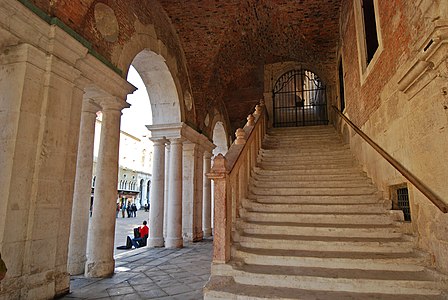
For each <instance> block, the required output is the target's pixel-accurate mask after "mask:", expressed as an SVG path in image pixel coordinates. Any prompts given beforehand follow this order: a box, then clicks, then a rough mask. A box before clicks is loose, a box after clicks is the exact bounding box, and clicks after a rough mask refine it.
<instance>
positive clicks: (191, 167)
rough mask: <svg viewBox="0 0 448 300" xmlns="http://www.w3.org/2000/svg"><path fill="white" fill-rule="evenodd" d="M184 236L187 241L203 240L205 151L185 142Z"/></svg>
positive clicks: (196, 145)
mask: <svg viewBox="0 0 448 300" xmlns="http://www.w3.org/2000/svg"><path fill="white" fill-rule="evenodd" d="M183 150H184V151H183V161H184V162H183V189H182V192H183V194H182V203H183V205H182V208H183V211H182V236H183V238H184V239H185V240H186V241H190V242H191V241H199V240H201V239H202V236H203V234H202V177H203V170H202V165H203V150H202V149H201V147H200V146H199V145H198V144H195V143H192V142H189V141H187V142H185V143H184V148H183Z"/></svg>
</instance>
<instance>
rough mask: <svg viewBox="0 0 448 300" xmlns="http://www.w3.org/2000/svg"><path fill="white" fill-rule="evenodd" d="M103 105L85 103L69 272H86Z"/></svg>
mask: <svg viewBox="0 0 448 300" xmlns="http://www.w3.org/2000/svg"><path fill="white" fill-rule="evenodd" d="M99 110H101V108H100V107H99V106H98V105H97V104H95V103H94V102H93V101H92V100H91V99H87V98H85V99H84V101H83V104H82V115H81V126H80V133H79V143H78V158H77V163H76V177H75V187H74V192H73V208H72V221H71V225H70V239H69V246H68V272H69V273H70V274H71V275H79V274H83V273H84V266H85V263H86V247H87V231H88V227H89V208H90V193H91V185H92V169H93V142H94V138H95V120H96V112H97V111H99Z"/></svg>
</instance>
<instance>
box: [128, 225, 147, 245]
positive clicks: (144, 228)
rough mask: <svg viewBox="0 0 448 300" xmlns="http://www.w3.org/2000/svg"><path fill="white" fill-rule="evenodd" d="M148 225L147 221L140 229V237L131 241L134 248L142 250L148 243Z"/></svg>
mask: <svg viewBox="0 0 448 300" xmlns="http://www.w3.org/2000/svg"><path fill="white" fill-rule="evenodd" d="M146 224H148V223H147V222H146V221H143V225H142V226H140V227H139V228H138V232H139V235H140V236H139V237H135V238H133V239H132V240H131V243H132V246H134V247H135V248H140V247H143V246H146V241H147V240H148V236H149V227H148V226H146Z"/></svg>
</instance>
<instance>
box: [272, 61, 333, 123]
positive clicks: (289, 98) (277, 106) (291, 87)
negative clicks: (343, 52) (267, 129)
mask: <svg viewBox="0 0 448 300" xmlns="http://www.w3.org/2000/svg"><path fill="white" fill-rule="evenodd" d="M272 97H273V99H272V103H273V118H274V124H273V125H274V127H295V126H309V125H322V124H325V125H326V124H328V116H327V100H326V87H325V84H324V83H323V81H322V80H321V79H320V78H319V76H317V75H316V74H315V73H313V72H312V71H310V70H307V69H303V68H298V69H293V70H290V71H288V72H285V73H284V74H283V75H281V76H280V77H279V78H278V79H277V81H276V82H275V84H274V86H273V89H272Z"/></svg>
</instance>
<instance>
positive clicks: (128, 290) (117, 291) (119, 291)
mask: <svg viewBox="0 0 448 300" xmlns="http://www.w3.org/2000/svg"><path fill="white" fill-rule="evenodd" d="M107 292H108V293H109V295H110V296H118V295H126V294H132V293H134V292H135V290H134V289H133V288H132V287H129V286H128V287H119V288H110V289H107Z"/></svg>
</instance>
